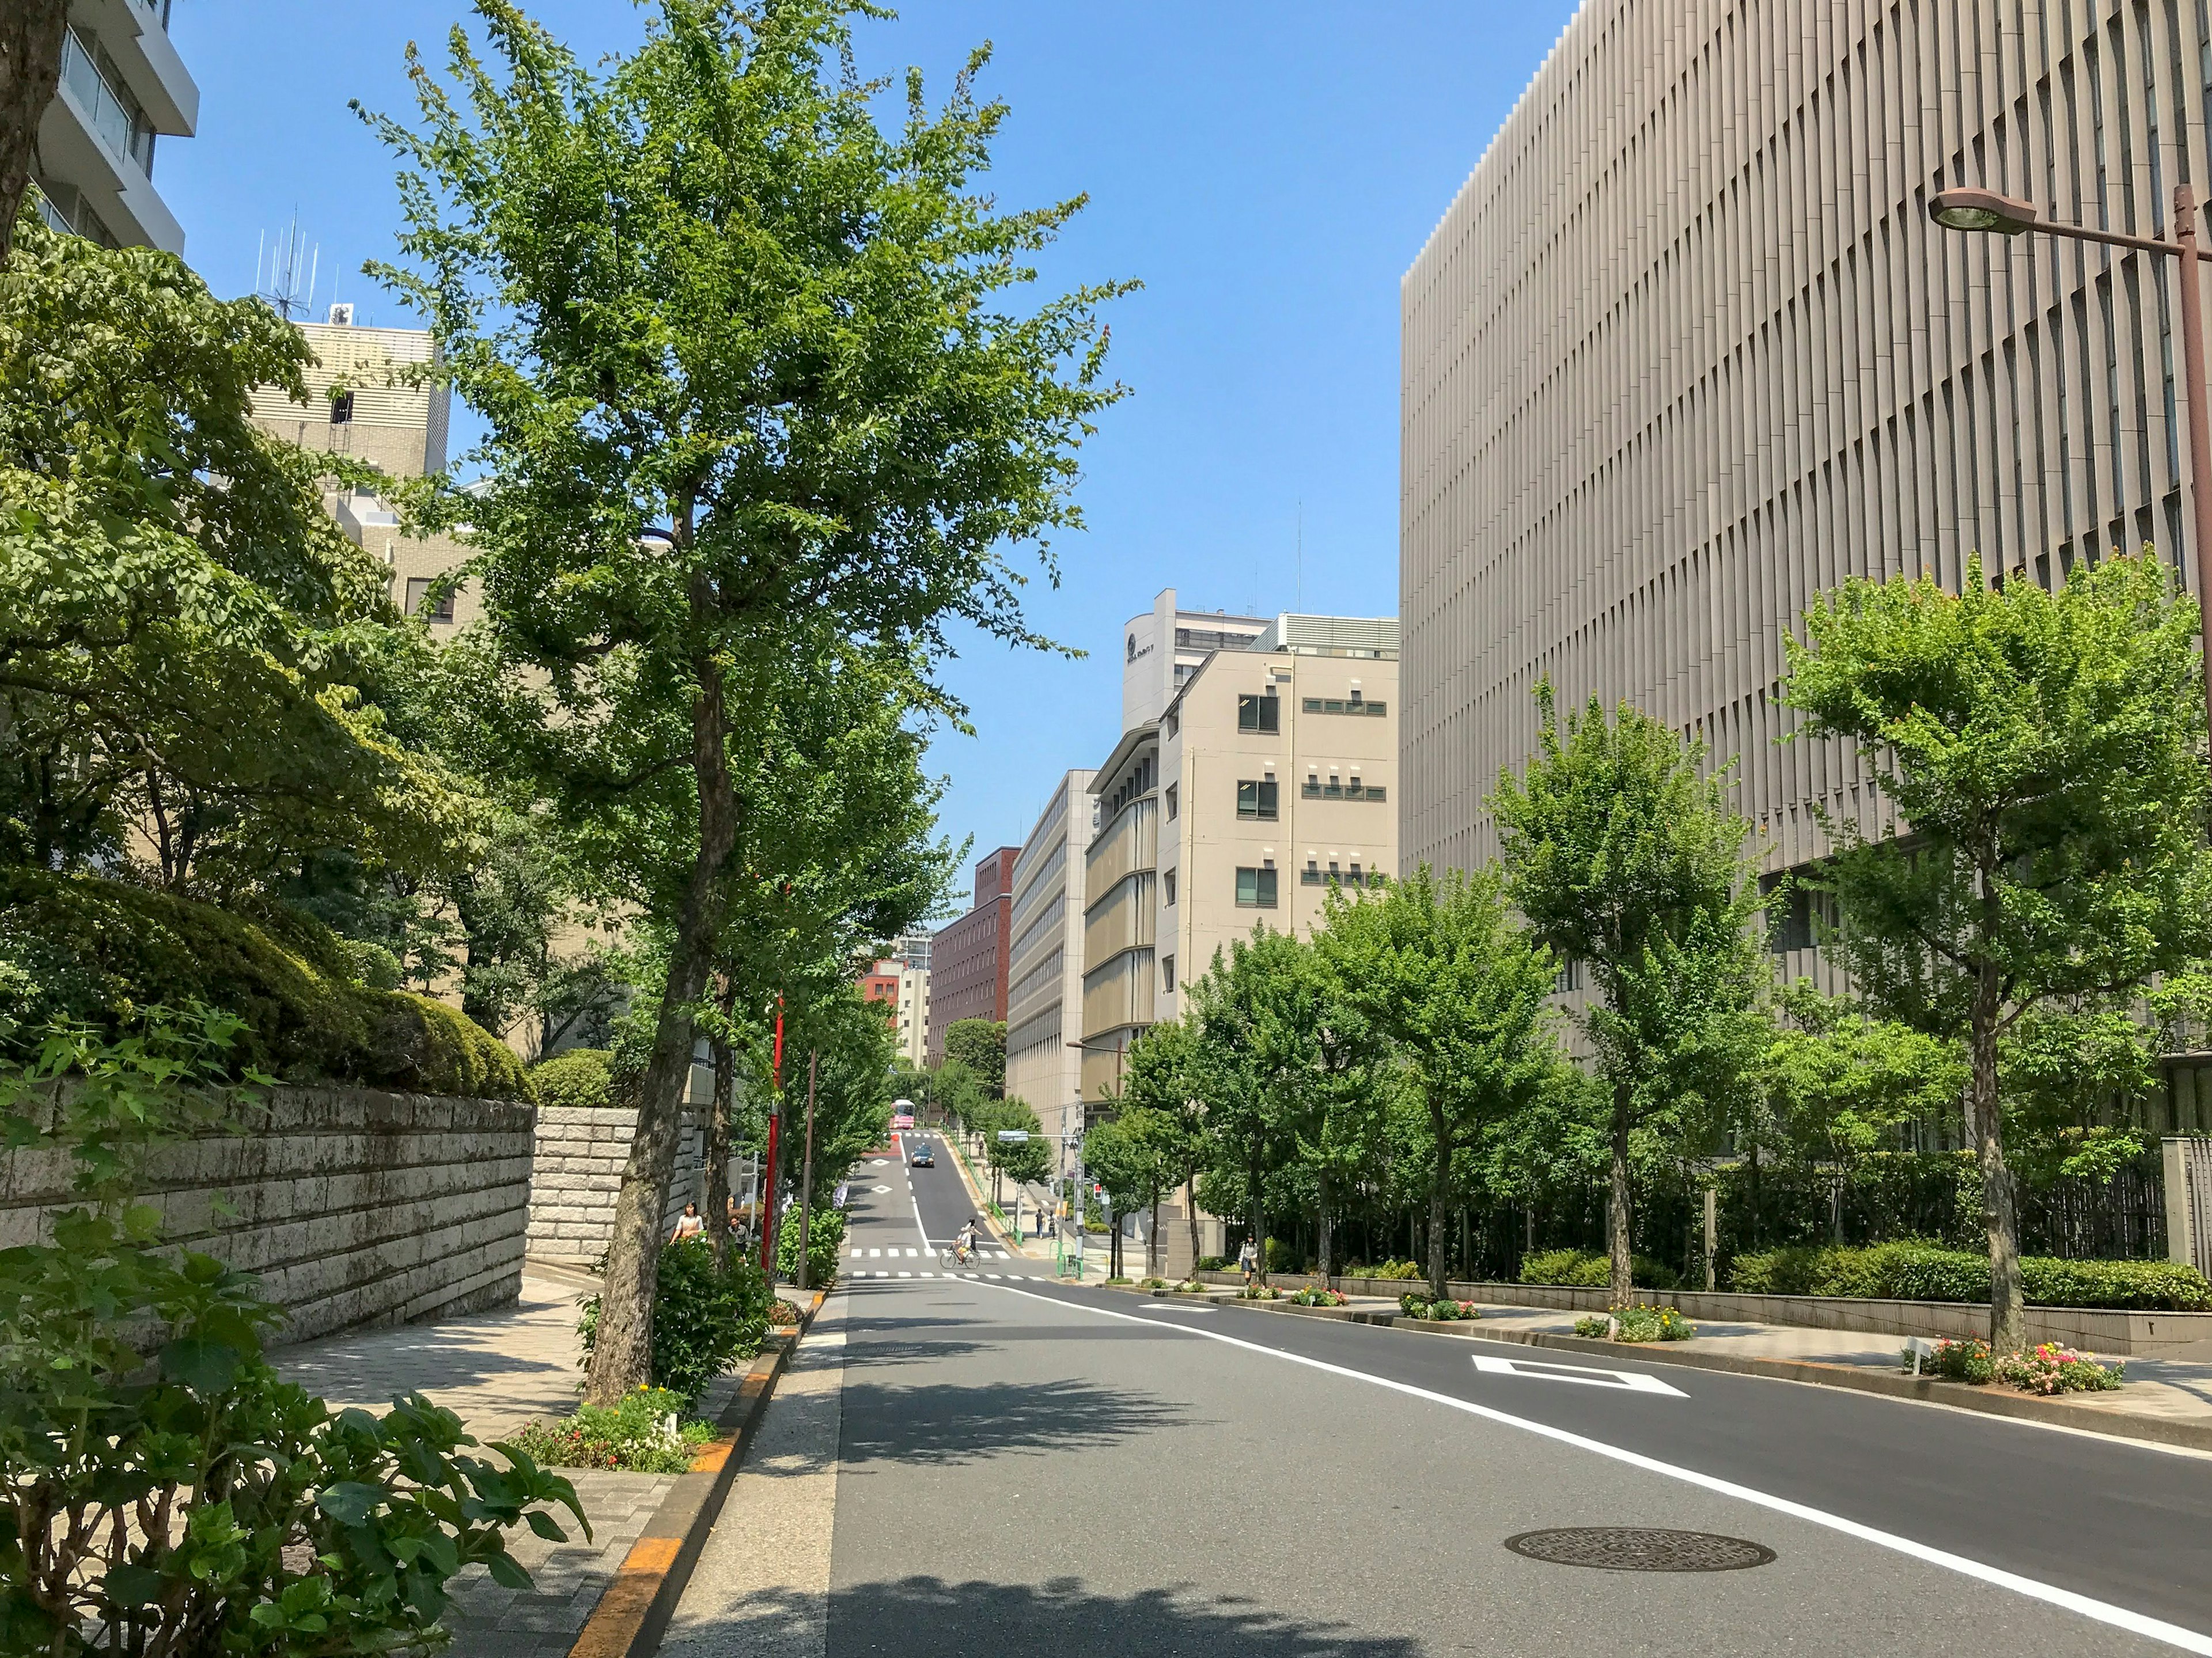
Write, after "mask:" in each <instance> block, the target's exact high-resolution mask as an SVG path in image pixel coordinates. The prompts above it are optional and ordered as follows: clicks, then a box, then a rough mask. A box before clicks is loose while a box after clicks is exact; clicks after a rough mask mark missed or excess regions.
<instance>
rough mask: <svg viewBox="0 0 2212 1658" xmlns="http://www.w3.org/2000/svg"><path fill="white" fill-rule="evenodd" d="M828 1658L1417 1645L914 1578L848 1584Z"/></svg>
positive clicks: (1168, 1599) (1180, 1594)
mask: <svg viewBox="0 0 2212 1658" xmlns="http://www.w3.org/2000/svg"><path fill="white" fill-rule="evenodd" d="M1006 1644H1011V1645H1012V1648H1014V1649H1018V1650H1020V1651H1024V1652H1045V1653H1061V1652H1079V1653H1093V1652H1110V1653H1112V1654H1113V1655H1114V1658H1167V1655H1170V1654H1174V1655H1179V1658H1188V1655H1190V1654H1193V1653H1203V1654H1205V1655H1206V1658H1419V1654H1420V1652H1421V1647H1420V1643H1418V1642H1415V1641H1410V1640H1405V1639H1401V1638H1398V1637H1377V1636H1371V1635H1362V1634H1359V1633H1358V1632H1356V1631H1353V1630H1352V1628H1351V1627H1350V1626H1348V1625H1341V1624H1314V1623H1307V1622H1304V1621H1302V1620H1300V1619H1294V1618H1288V1617H1285V1616H1284V1615H1283V1614H1282V1613H1280V1612H1273V1611H1270V1610H1269V1609H1267V1607H1265V1606H1260V1605H1258V1604H1256V1603H1255V1602H1253V1601H1249V1600H1241V1599H1221V1598H1216V1597H1212V1596H1206V1595H1200V1594H1198V1593H1196V1592H1194V1591H1191V1590H1188V1589H1179V1588H1173V1587H1169V1588H1149V1589H1144V1590H1140V1591H1139V1592H1138V1593H1137V1594H1130V1595H1115V1594H1096V1593H1092V1592H1091V1591H1088V1590H1086V1589H1085V1588H1083V1587H1082V1585H1081V1583H1080V1582H1079V1580H1076V1579H1073V1578H1055V1579H1054V1580H1052V1581H1051V1582H1045V1583H1042V1584H1037V1583H982V1582H969V1583H948V1582H944V1581H942V1580H941V1579H939V1578H935V1577H908V1578H904V1579H902V1580H901V1581H899V1582H890V1583H856V1584H854V1585H851V1586H850V1587H841V1588H839V1589H838V1590H837V1591H836V1593H835V1594H833V1595H832V1596H831V1597H830V1601H829V1642H828V1650H829V1658H846V1655H851V1658H859V1655H861V1654H875V1653H882V1652H896V1653H897V1654H899V1655H900V1658H972V1655H974V1654H975V1653H978V1652H983V1651H993V1650H997V1649H1000V1647H1001V1646H1002V1645H1006Z"/></svg>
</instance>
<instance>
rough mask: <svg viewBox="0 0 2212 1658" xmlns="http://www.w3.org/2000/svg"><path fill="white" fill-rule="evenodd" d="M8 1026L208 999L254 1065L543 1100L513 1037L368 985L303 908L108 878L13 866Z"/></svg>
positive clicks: (0, 941)
mask: <svg viewBox="0 0 2212 1658" xmlns="http://www.w3.org/2000/svg"><path fill="white" fill-rule="evenodd" d="M57 963H67V964H68V966H67V970H66V971H62V972H56V971H54V970H53V969H54V968H55V966H56V964H57ZM11 967H12V969H14V970H12V971H10V970H9V969H10V968H11ZM0 998H4V1001H0V1022H5V1021H13V1022H14V1023H16V1024H18V1025H19V1026H27V1027H31V1028H35V1027H37V1026H39V1025H40V1024H43V1023H45V1022H46V1020H47V1019H49V1018H52V1017H74V1018H78V1019H82V1020H83V1021H85V1022H86V1023H89V1024H93V1025H95V1026H103V1027H109V1028H112V1027H114V1026H115V1025H116V1024H117V1023H118V1021H120V1020H121V1019H122V1018H124V1017H126V1016H127V1015H128V1014H129V1013H130V1012H131V1011H132V1010H134V1009H137V1008H143V1007H151V1006H155V1005H164V1006H169V1007H182V1006H185V1005H189V1004H191V1003H194V1002H200V1003H204V1004H205V1005H208V1006H210V1007H216V1008H221V1009H222V1010H224V1011H227V1012H230V1013H234V1014H236V1015H237V1016H238V1017H240V1019H243V1020H244V1021H245V1022H246V1030H245V1032H244V1034H243V1035H241V1037H240V1042H239V1045H238V1052H237V1058H238V1060H239V1061H240V1064H242V1065H246V1066H255V1067H258V1068H259V1069H262V1070H264V1071H268V1072H271V1073H273V1074H275V1075H276V1076H278V1077H281V1078H284V1079H285V1080H286V1081H289V1082H320V1081H331V1082H352V1083H362V1084H369V1085H371V1086H374V1087H380V1088H394V1089H402V1090H411V1091H415V1092H419V1093H426V1094H459V1095H466V1096H475V1097H479V1098H491V1099H527V1098H529V1097H530V1084H529V1082H528V1081H527V1079H526V1078H525V1077H524V1075H523V1071H522V1065H521V1062H520V1060H517V1059H516V1058H515V1056H514V1054H513V1051H512V1050H510V1049H509V1048H507V1045H506V1044H505V1043H504V1042H501V1041H500V1040H499V1039H498V1038H497V1037H495V1036H494V1035H492V1034H491V1033H490V1032H489V1031H488V1030H486V1029H483V1027H482V1026H481V1025H479V1024H477V1023H476V1022H475V1021H474V1020H472V1019H469V1018H465V1017H463V1016H462V1015H461V1014H459V1013H458V1012H456V1011H453V1009H452V1008H449V1007H447V1005H445V1004H444V1003H442V1002H438V1001H434V1000H432V999H430V998H428V997H427V996H416V995H411V994H410V993H407V992H404V991H398V990H381V989H375V988H372V987H370V986H368V985H367V984H364V983H362V982H361V975H360V972H359V970H358V969H357V967H356V961H355V958H354V957H353V956H352V955H351V954H350V953H349V950H348V948H347V945H346V944H345V941H343V940H342V939H340V938H338V937H337V934H335V933H333V932H331V931H330V930H329V929H328V928H326V927H325V926H323V925H322V924H321V923H320V922H319V921H316V920H313V919H312V918H311V917H308V916H306V915H301V914H297V913H295V912H290V911H276V910H273V909H272V910H271V911H270V913H269V914H267V915H265V916H259V917H252V918H249V917H247V916H244V915H240V914H234V913H233V912H232V911H229V910H225V909H218V908H216V907H215V906H214V905H212V904H203V903H197V902H193V901H192V900H191V899H188V898H179V897H176V896H173V895H171V894H169V893H165V892H152V891H149V890H146V889H144V888H143V887H135V886H131V885H129V884H126V883H124V882H121V881H108V880H103V879H100V878H98V877H96V876H88V875H68V876H64V875H52V874H48V873H46V872H43V871H40V870H27V869H9V870H0Z"/></svg>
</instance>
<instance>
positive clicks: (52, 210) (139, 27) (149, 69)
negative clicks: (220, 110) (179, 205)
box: [31, 0, 200, 253]
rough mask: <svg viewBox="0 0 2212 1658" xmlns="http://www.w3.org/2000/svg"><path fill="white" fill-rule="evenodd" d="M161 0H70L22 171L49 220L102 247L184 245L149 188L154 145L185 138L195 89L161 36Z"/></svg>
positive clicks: (195, 115) (165, 1) (165, 9)
mask: <svg viewBox="0 0 2212 1658" xmlns="http://www.w3.org/2000/svg"><path fill="white" fill-rule="evenodd" d="M169 3H170V0H71V3H70V9H69V32H68V33H67V34H66V35H65V36H64V39H63V41H62V73H61V84H60V86H59V88H58V90H57V91H56V92H55V94H54V97H53V100H52V102H50V103H49V104H47V106H46V113H45V114H44V115H42V116H41V117H40V119H39V134H38V145H37V148H36V149H35V150H34V151H33V155H32V159H31V177H32V179H33V180H34V181H35V182H36V183H37V185H38V186H39V192H40V196H41V197H43V198H44V200H43V203H42V204H41V207H40V211H41V212H43V213H44V214H45V216H46V222H47V223H48V224H50V225H52V227H53V228H55V229H57V230H60V231H65V232H68V233H70V234H75V235H79V236H83V237H86V238H88V240H93V241H95V242H99V243H100V244H101V245H102V246H106V247H140V246H143V247H157V248H160V249H161V251H162V252H166V253H181V252H184V251H185V231H184V227H183V226H182V225H180V224H179V223H178V222H177V220H176V216H175V215H174V214H173V213H171V212H170V211H169V209H168V204H167V203H165V202H164V201H162V199H161V192H160V191H157V190H155V188H154V149H155V144H156V143H157V142H158V141H159V140H160V139H161V138H164V137H174V138H189V137H191V135H192V131H193V129H194V128H195V127H197V125H199V112H200V89H199V87H198V85H197V83H196V82H194V81H193V80H192V77H191V74H190V73H189V72H188V71H187V70H185V65H184V61H183V59H181V58H179V57H178V56H177V49H176V47H175V46H173V45H172V44H170V40H169Z"/></svg>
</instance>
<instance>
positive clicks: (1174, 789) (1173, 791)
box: [1168, 783, 1182, 823]
mask: <svg viewBox="0 0 2212 1658" xmlns="http://www.w3.org/2000/svg"><path fill="white" fill-rule="evenodd" d="M1181 797H1182V787H1181V786H1180V785H1179V784H1175V783H1170V784H1169V785H1168V821H1169V822H1170V823H1173V822H1174V821H1175V815H1176V811H1177V809H1178V806H1179V804H1180V801H1181Z"/></svg>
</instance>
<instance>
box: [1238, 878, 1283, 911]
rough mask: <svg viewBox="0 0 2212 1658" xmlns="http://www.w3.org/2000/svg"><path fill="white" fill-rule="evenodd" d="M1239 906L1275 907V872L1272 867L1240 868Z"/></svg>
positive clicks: (1250, 907) (1244, 907)
mask: <svg viewBox="0 0 2212 1658" xmlns="http://www.w3.org/2000/svg"><path fill="white" fill-rule="evenodd" d="M1274 907H1275V872H1274V871H1273V870H1272V869H1240V870H1238V871H1237V908H1239V909H1273V908H1274Z"/></svg>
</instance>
